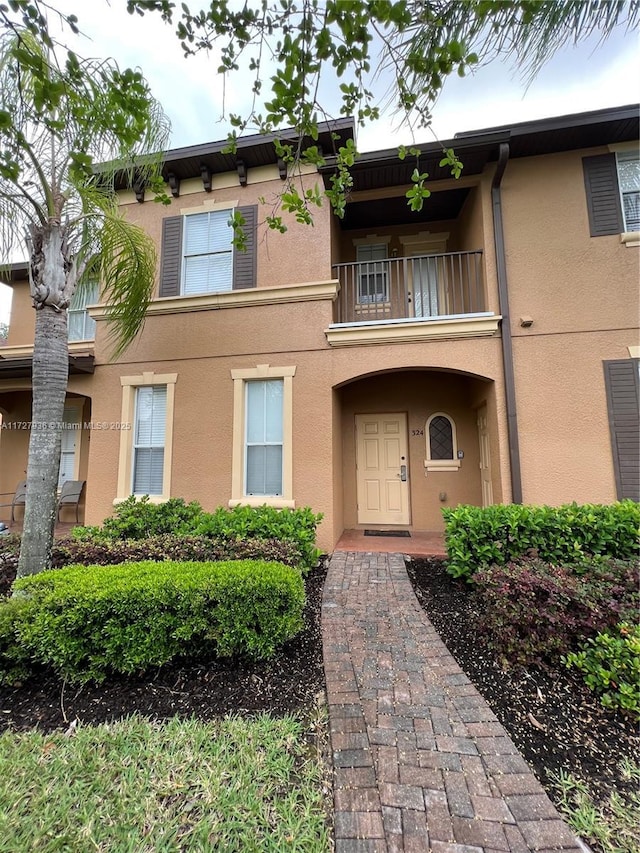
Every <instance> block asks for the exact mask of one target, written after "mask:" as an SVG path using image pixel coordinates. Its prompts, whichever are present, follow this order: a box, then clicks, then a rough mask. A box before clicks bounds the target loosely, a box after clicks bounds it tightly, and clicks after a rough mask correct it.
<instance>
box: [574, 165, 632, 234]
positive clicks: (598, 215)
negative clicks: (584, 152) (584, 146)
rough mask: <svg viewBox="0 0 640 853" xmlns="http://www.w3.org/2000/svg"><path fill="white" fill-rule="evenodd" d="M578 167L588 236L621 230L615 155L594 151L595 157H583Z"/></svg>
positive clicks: (621, 221)
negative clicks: (584, 201)
mask: <svg viewBox="0 0 640 853" xmlns="http://www.w3.org/2000/svg"><path fill="white" fill-rule="evenodd" d="M582 168H583V169H584V186H585V189H586V191H587V209H588V211H589V230H590V231H591V236H592V237H604V236H606V235H607V234H622V232H623V231H624V220H623V219H622V208H621V206H620V190H619V188H618V170H617V168H616V155H615V154H598V155H597V156H596V157H583V158H582Z"/></svg>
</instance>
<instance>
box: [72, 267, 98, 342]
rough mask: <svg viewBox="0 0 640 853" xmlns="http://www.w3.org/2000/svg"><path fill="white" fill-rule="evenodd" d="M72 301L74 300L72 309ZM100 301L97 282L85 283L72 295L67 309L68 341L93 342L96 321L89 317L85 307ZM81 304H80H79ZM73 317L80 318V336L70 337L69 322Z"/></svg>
mask: <svg viewBox="0 0 640 853" xmlns="http://www.w3.org/2000/svg"><path fill="white" fill-rule="evenodd" d="M74 300H76V302H75V305H76V306H77V307H75V308H74V307H73V305H74ZM99 300H100V284H99V282H98V281H91V282H87V284H86V285H85V287H84V288H78V289H77V290H76V292H75V293H74V294H73V298H72V300H71V305H70V306H69V308H68V309H67V338H68V340H69V341H93V340H95V337H96V321H95V320H94V319H93V317H91V316H90V315H89V312H88V311H87V306H89V305H95V304H96V303H97V302H98V301H99ZM80 303H81V304H80ZM73 317H81V318H82V332H83V333H82V335H81V336H80V337H79V338H77V337H75V336H74V337H72V335H71V320H72V318H73Z"/></svg>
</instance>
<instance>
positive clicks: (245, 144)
mask: <svg viewBox="0 0 640 853" xmlns="http://www.w3.org/2000/svg"><path fill="white" fill-rule="evenodd" d="M354 134H355V122H354V120H353V118H340V119H336V120H334V121H327V122H322V123H321V124H319V125H318V138H317V139H312V138H311V137H303V139H302V145H303V147H305V148H307V147H309V146H311V145H317V146H318V148H320V149H321V151H322V152H323V153H324V156H325V157H326V156H327V155H333V154H334V153H335V152H336V151H337V149H338V148H339V147H341V146H344V145H345V144H346V142H347V140H348V139H353V138H354ZM276 140H278V141H280V142H282V143H287V144H294V145H295V144H297V143H298V142H299V140H300V138H299V136H298V135H297V134H296V132H295V131H294V130H292V129H290V128H289V129H286V128H285V129H283V130H281V131H278V132H277V133H267V134H264V135H263V134H254V135H251V136H241V137H238V139H237V140H236V150H235V152H233V153H230V152H228V151H227V149H228V147H229V140H228V139H223V140H220V141H218V142H207V143H205V144H203V145H190V146H188V147H185V148H174V149H172V150H170V151H167V152H166V154H165V156H164V161H163V166H162V177H163V178H164V180H165V181H166V183H168V184H169V186H170V187H172V188H173V187H174V186H176V187H179V185H180V182H181V181H184V180H187V179H189V178H201V177H203V176H205V175H207V174H208V175H214V174H220V173H223V172H236V171H237V172H238V180H239V182H241V181H242V180H243V176H244V177H245V178H246V171H247V169H252V168H256V167H259V166H275V165H278V166H280V167H281V168H282V169H283V173H282V174H283V176H286V168H285V167H284V164H282V163H279V161H278V155H277V153H276V149H275V146H274V142H275V141H276ZM127 177H128V175H127V173H126V172H124V171H123V172H122V173H121V175H120V176H119V178H118V179H117V180H116V189H126V188H128V187H129V184H128V183H127Z"/></svg>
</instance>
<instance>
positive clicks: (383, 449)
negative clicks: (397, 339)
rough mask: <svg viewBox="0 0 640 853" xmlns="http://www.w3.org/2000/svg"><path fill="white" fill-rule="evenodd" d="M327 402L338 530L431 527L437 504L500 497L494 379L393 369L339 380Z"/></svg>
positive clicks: (438, 523) (438, 516)
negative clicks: (332, 410) (332, 414)
mask: <svg viewBox="0 0 640 853" xmlns="http://www.w3.org/2000/svg"><path fill="white" fill-rule="evenodd" d="M334 400H335V405H336V419H337V420H339V423H340V427H341V448H340V451H341V452H340V455H339V458H338V457H337V458H338V461H337V462H336V465H337V466H338V470H337V471H336V472H335V473H336V474H339V476H335V477H334V481H335V482H336V484H337V486H338V488H340V490H341V494H340V495H337V496H336V497H337V498H338V500H337V501H336V504H338V503H341V504H342V511H343V527H344V529H364V528H372V529H380V528H387V529H394V530H398V529H406V530H409V531H410V530H434V531H438V530H442V528H443V520H442V508H443V507H450V506H457V505H458V504H475V505H478V506H482V505H483V504H485V505H486V504H488V503H492V502H498V501H500V500H501V499H502V485H501V482H502V481H501V476H500V458H499V443H498V439H497V433H498V429H497V412H496V399H495V390H494V383H493V381H491V380H489V379H486V378H484V377H482V376H478V375H474V374H469V373H461V372H452V371H445V370H437V369H410V370H393V371H388V372H383V373H375V374H368V375H366V376H360V377H358V378H356V379H353V380H351V381H349V382H347V383H345V384H343V385H341V386H340V387H338V388H336V389H335V397H334ZM338 484H339V485H338Z"/></svg>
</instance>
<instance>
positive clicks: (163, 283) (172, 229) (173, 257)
mask: <svg viewBox="0 0 640 853" xmlns="http://www.w3.org/2000/svg"><path fill="white" fill-rule="evenodd" d="M182 219H183V218H182V216H167V217H166V219H163V220H162V260H161V261H160V296H180V274H181V271H182Z"/></svg>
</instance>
